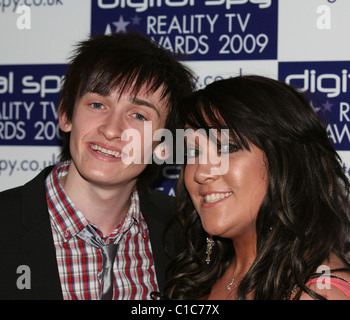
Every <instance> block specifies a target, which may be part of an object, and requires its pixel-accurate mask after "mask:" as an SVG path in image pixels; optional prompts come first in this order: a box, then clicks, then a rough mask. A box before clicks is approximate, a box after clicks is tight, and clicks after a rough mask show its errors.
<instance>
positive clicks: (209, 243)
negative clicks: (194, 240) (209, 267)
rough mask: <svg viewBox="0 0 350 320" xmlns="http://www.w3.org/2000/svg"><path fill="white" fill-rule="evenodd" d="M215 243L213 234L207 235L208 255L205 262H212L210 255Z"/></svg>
mask: <svg viewBox="0 0 350 320" xmlns="http://www.w3.org/2000/svg"><path fill="white" fill-rule="evenodd" d="M214 245H215V242H214V240H213V238H212V237H211V236H208V237H207V250H206V251H205V253H206V255H207V257H206V259H205V262H206V263H207V264H209V263H210V256H211V253H212V252H213V247H214Z"/></svg>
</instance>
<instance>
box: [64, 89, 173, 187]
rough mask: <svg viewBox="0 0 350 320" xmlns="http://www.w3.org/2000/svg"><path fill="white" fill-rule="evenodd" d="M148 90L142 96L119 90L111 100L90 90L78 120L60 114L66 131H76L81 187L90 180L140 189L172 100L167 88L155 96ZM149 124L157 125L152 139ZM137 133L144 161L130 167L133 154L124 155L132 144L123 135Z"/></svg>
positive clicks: (73, 143)
mask: <svg viewBox="0 0 350 320" xmlns="http://www.w3.org/2000/svg"><path fill="white" fill-rule="evenodd" d="M146 89H147V88H146V87H142V88H141V90H140V91H139V92H138V94H137V95H134V94H130V93H129V92H125V93H123V94H122V95H120V94H119V91H118V88H116V89H114V90H112V91H111V93H110V94H109V95H107V96H101V95H99V94H96V93H91V92H89V93H86V94H85V95H83V96H82V97H81V98H80V100H78V101H77V102H76V104H75V108H74V113H73V118H72V121H68V120H67V118H66V116H65V114H60V117H59V120H60V127H61V129H62V130H63V131H65V132H69V131H70V132H71V136H70V152H71V156H72V162H71V166H70V169H69V173H68V174H70V176H71V177H73V178H74V182H75V183H76V184H79V183H86V182H87V183H92V184H97V185H101V186H104V187H111V188H113V187H115V186H124V187H125V186H126V185H128V186H130V187H133V186H134V185H135V183H136V181H137V178H138V176H139V175H140V173H141V172H142V171H143V170H144V169H145V168H146V164H145V163H147V160H148V159H144V158H143V155H144V154H145V149H146V150H149V151H152V150H153V149H154V147H155V144H154V143H153V141H152V137H153V134H154V132H155V131H156V130H158V129H161V128H164V126H165V123H166V118H167V115H168V107H167V103H168V100H167V99H163V100H161V89H162V88H160V89H158V90H157V91H156V92H154V93H149V94H148V93H147V90H146ZM145 121H150V122H151V123H152V136H151V138H149V137H148V136H147V137H146V139H145V126H144V124H145ZM132 131H134V132H138V133H139V137H140V141H139V143H138V147H139V150H140V152H141V163H140V162H137V163H135V161H132V162H131V163H129V164H127V163H126V162H127V161H123V157H127V156H128V155H126V154H123V153H122V151H123V149H125V146H127V145H130V144H131V143H130V141H131V140H126V141H122V139H121V138H122V134H123V132H124V134H125V132H129V133H130V132H132ZM131 154H132V153H131ZM149 154H150V155H152V153H151V152H149ZM133 155H134V156H135V150H134V154H133ZM138 159H140V158H138ZM129 162H130V161H129Z"/></svg>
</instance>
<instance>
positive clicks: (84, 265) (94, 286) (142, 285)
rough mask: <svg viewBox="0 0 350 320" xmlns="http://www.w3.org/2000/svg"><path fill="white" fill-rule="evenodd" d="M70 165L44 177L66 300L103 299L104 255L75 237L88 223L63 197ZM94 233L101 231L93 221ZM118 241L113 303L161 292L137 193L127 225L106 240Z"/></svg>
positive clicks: (126, 218) (117, 229)
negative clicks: (102, 272) (63, 186)
mask: <svg viewBox="0 0 350 320" xmlns="http://www.w3.org/2000/svg"><path fill="white" fill-rule="evenodd" d="M68 168H69V162H64V163H61V164H59V165H58V166H56V167H55V169H54V170H53V171H52V172H51V174H49V176H48V177H47V179H46V198H47V203H48V208H49V214H50V220H51V228H52V232H53V239H54V244H55V248H56V257H57V265H58V271H59V276H60V280H61V287H62V293H63V298H64V299H66V300H70V299H73V300H74V299H79V300H91V299H99V296H100V294H101V283H100V275H101V270H102V256H101V252H100V249H98V248H94V247H92V246H90V245H89V244H87V243H85V242H84V241H83V240H81V239H80V238H79V237H78V236H77V235H78V233H79V232H80V231H81V230H83V229H84V228H85V227H86V226H87V225H88V224H89V221H88V220H86V218H85V217H84V215H83V214H82V213H81V212H80V211H79V209H77V208H76V207H74V204H73V203H72V201H71V200H70V199H69V198H68V197H67V195H66V194H65V192H64V190H63V188H62V186H61V185H60V183H59V179H60V178H61V177H62V176H64V175H65V174H67V171H68ZM90 225H91V226H93V227H94V228H95V229H96V231H97V232H98V233H99V234H100V235H102V232H101V231H99V230H98V229H97V227H96V226H94V225H93V224H92V223H90ZM103 240H104V241H105V242H106V243H111V242H115V243H118V249H117V254H116V260H115V262H114V268H113V269H114V296H113V299H114V300H118V299H124V300H125V299H127V300H132V299H137V300H145V299H150V298H151V297H150V293H151V292H152V291H157V290H158V285H157V279H156V273H155V268H154V262H153V255H152V248H151V243H150V239H149V232H148V228H147V224H146V222H145V220H144V218H143V216H142V214H141V212H140V206H139V197H138V193H137V191H136V190H135V191H134V192H133V194H132V195H131V205H130V207H129V210H128V213H127V215H126V216H125V218H124V220H123V222H122V223H121V224H120V225H119V226H118V227H117V228H116V229H115V230H114V231H113V233H112V234H111V235H110V236H108V237H106V238H104V239H103Z"/></svg>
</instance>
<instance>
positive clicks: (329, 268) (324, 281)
mask: <svg viewBox="0 0 350 320" xmlns="http://www.w3.org/2000/svg"><path fill="white" fill-rule="evenodd" d="M306 286H307V287H308V288H310V289H311V290H313V291H314V292H316V293H317V294H319V295H321V296H323V297H324V298H326V299H328V300H350V268H349V266H348V265H346V263H344V262H343V261H342V260H341V259H340V258H339V257H338V256H336V255H335V254H332V255H331V256H330V258H329V260H327V261H325V262H324V264H322V265H320V266H319V267H318V268H317V270H316V273H315V274H314V275H313V276H312V277H311V278H310V279H309V281H308V282H307V283H306ZM300 299H301V300H310V299H313V298H312V297H311V296H309V295H308V294H307V293H305V292H304V293H303V294H302V295H301V297H300Z"/></svg>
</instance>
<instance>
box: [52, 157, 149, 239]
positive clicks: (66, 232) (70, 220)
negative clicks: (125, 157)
mask: <svg viewBox="0 0 350 320" xmlns="http://www.w3.org/2000/svg"><path fill="white" fill-rule="evenodd" d="M69 164H70V161H65V162H61V163H59V164H58V165H57V166H56V167H55V168H54V170H53V171H52V172H51V173H50V174H49V175H48V177H47V179H46V195H47V198H48V204H49V207H50V210H49V213H50V217H51V220H52V222H53V224H54V227H55V228H56V230H57V231H58V232H59V234H60V235H61V237H62V239H63V242H67V241H69V240H70V239H72V238H74V237H76V236H77V235H78V233H79V232H80V231H81V230H83V229H84V228H85V227H86V226H87V225H88V224H90V225H91V226H92V227H93V228H95V230H96V231H97V232H98V233H99V234H100V236H101V238H102V233H101V231H100V230H99V229H98V228H97V226H95V225H94V224H92V223H91V222H89V221H88V220H87V219H86V218H85V217H84V215H83V214H82V212H80V210H79V209H78V208H76V207H75V206H74V204H73V202H72V201H71V200H70V199H69V198H68V196H67V195H66V194H65V192H64V190H63V188H62V186H61V184H60V182H59V179H60V178H62V177H63V176H65V175H66V174H67V172H68V168H69ZM130 200H131V204H130V206H129V209H128V212H127V214H126V216H125V218H124V219H123V221H122V222H121V223H120V224H119V225H118V226H117V227H116V229H115V230H114V231H113V232H112V233H111V234H110V235H109V236H108V237H105V238H102V239H103V240H104V241H105V242H106V244H107V243H111V242H118V241H119V240H120V239H121V237H122V235H123V234H125V233H126V232H127V231H128V230H129V229H130V228H131V226H132V224H133V223H135V224H136V225H138V226H139V232H141V234H142V235H143V237H144V238H145V237H146V229H147V225H146V223H145V221H144V219H143V217H142V214H141V212H140V205H139V196H138V192H137V190H136V189H134V191H133V193H132V194H131V197H130Z"/></svg>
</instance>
